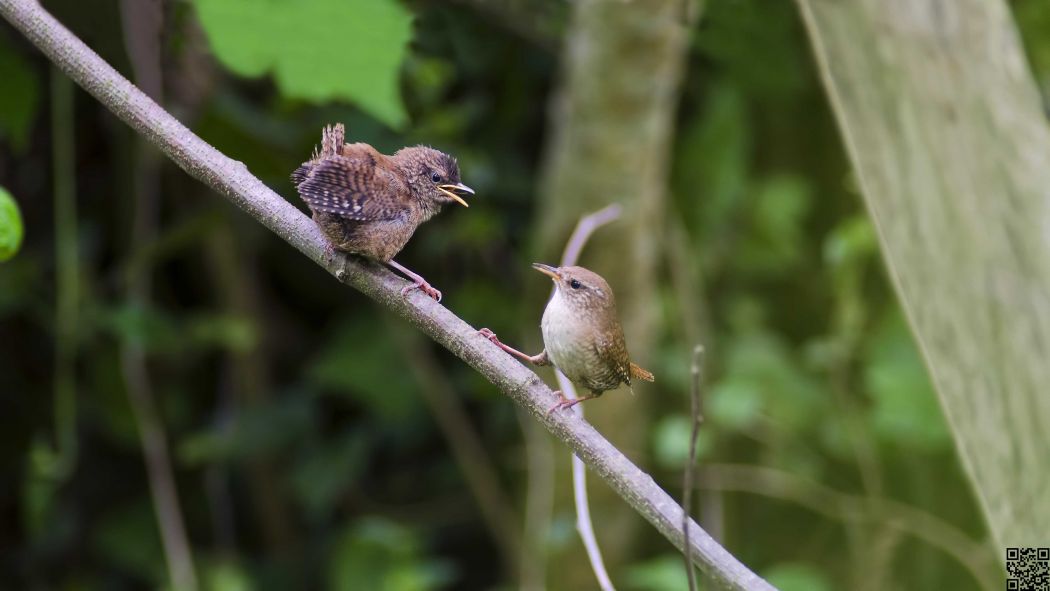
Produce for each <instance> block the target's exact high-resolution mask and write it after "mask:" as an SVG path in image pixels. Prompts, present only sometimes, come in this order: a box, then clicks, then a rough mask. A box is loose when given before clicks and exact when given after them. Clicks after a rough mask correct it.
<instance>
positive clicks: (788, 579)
mask: <svg viewBox="0 0 1050 591" xmlns="http://www.w3.org/2000/svg"><path fill="white" fill-rule="evenodd" d="M765 579H766V581H768V582H769V584H770V585H773V586H774V587H776V588H777V589H780V591H831V583H829V582H828V579H827V577H826V576H824V573H822V572H820V571H819V570H817V569H816V568H815V567H813V566H810V565H808V564H802V563H794V562H789V563H784V564H778V565H776V566H774V567H773V568H771V569H769V570H768V571H766V573H765Z"/></svg>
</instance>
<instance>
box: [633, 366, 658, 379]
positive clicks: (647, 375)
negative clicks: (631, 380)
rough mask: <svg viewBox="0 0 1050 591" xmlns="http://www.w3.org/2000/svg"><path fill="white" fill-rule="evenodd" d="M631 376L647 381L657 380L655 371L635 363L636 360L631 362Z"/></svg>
mask: <svg viewBox="0 0 1050 591" xmlns="http://www.w3.org/2000/svg"><path fill="white" fill-rule="evenodd" d="M631 377H635V378H638V379H639V380H645V381H647V382H655V381H656V378H655V377H653V372H651V371H649V370H648V369H645V368H643V367H641V366H639V365H637V364H635V363H634V362H631Z"/></svg>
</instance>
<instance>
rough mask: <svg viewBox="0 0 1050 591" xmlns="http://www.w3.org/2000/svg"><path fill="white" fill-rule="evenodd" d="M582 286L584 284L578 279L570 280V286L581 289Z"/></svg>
mask: <svg viewBox="0 0 1050 591" xmlns="http://www.w3.org/2000/svg"><path fill="white" fill-rule="evenodd" d="M582 286H583V285H582V284H581V283H580V282H579V281H577V280H575V279H573V280H572V281H569V287H571V288H573V289H580V287H582Z"/></svg>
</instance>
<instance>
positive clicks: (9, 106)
mask: <svg viewBox="0 0 1050 591" xmlns="http://www.w3.org/2000/svg"><path fill="white" fill-rule="evenodd" d="M37 79H38V74H37V73H36V72H34V70H33V68H32V67H31V66H30V65H29V64H28V63H26V61H25V59H23V58H22V56H21V54H20V53H19V52H17V51H15V50H14V48H13V47H11V46H9V45H8V42H7V41H6V40H5V39H4V37H2V36H0V80H3V81H4V88H3V91H0V140H3V141H5V142H9V144H10V146H11V148H12V149H13V150H14V151H15V152H19V153H20V152H23V151H24V150H25V149H26V145H27V143H28V141H29V133H30V132H31V131H32V127H33V122H34V119H35V117H36V111H37V107H38V105H39V104H40V88H39V86H38V84H37Z"/></svg>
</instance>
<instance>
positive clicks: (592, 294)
mask: <svg viewBox="0 0 1050 591" xmlns="http://www.w3.org/2000/svg"><path fill="white" fill-rule="evenodd" d="M532 268H533V269H536V270H537V271H539V272H540V273H543V274H544V275H547V276H548V277H550V278H551V280H552V281H554V286H555V288H556V289H557V292H556V293H555V295H554V297H556V298H561V300H562V301H564V302H565V303H566V304H568V305H569V306H572V307H573V308H576V309H579V310H602V311H608V310H612V311H615V309H616V298H614V297H613V292H612V288H611V287H609V284H608V283H607V282H606V281H605V279H602V276H601V275H599V274H597V273H595V272H594V271H591V270H589V269H584V268H583V267H552V266H550V265H544V264H543V263H533V264H532Z"/></svg>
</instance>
